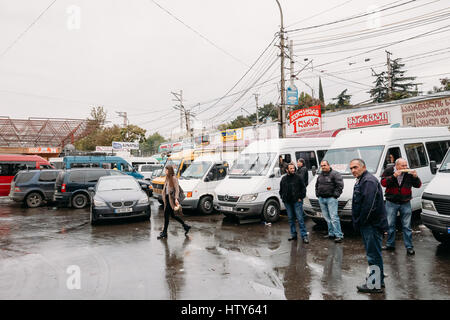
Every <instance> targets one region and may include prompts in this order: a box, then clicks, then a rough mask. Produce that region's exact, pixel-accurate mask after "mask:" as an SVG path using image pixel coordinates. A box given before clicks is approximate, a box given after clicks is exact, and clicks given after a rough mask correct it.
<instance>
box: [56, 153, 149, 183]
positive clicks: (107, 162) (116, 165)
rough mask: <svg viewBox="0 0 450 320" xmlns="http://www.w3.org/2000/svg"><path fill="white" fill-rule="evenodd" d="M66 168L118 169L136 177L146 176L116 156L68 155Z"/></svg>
mask: <svg viewBox="0 0 450 320" xmlns="http://www.w3.org/2000/svg"><path fill="white" fill-rule="evenodd" d="M64 168H65V169H72V168H103V169H117V170H119V171H122V172H124V173H126V174H128V175H130V176H133V177H135V178H136V179H143V178H144V176H143V175H142V174H140V173H139V172H137V171H136V169H134V168H133V167H132V166H131V165H130V164H129V163H128V162H127V161H125V160H124V159H123V158H121V157H116V156H67V157H64Z"/></svg>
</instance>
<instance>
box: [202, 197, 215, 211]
mask: <svg viewBox="0 0 450 320" xmlns="http://www.w3.org/2000/svg"><path fill="white" fill-rule="evenodd" d="M198 209H199V210H200V212H201V213H203V214H211V213H212V212H213V209H214V207H213V198H212V197H211V196H205V197H203V198H201V199H200V202H199V203H198Z"/></svg>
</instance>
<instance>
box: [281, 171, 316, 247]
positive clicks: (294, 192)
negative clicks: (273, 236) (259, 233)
mask: <svg viewBox="0 0 450 320" xmlns="http://www.w3.org/2000/svg"><path fill="white" fill-rule="evenodd" d="M305 196H306V187H305V184H304V183H303V180H302V178H300V176H298V175H297V174H296V173H295V166H294V164H293V163H290V164H289V165H288V170H287V175H285V176H284V177H283V178H281V182H280V197H281V199H282V200H283V203H284V206H285V207H286V210H287V214H288V221H289V225H290V228H291V238H289V241H291V240H297V229H296V227H295V218H297V221H298V226H299V229H300V235H301V236H302V239H303V242H304V243H309V240H308V232H307V231H306V226H305V222H304V220H303V199H304V198H305Z"/></svg>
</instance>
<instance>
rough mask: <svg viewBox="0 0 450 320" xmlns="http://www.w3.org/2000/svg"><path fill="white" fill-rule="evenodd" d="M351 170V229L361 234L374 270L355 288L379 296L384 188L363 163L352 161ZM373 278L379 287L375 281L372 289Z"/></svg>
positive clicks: (381, 265)
mask: <svg viewBox="0 0 450 320" xmlns="http://www.w3.org/2000/svg"><path fill="white" fill-rule="evenodd" d="M350 170H351V171H352V174H353V176H354V177H355V178H356V183H355V187H354V188H353V200H352V220H353V226H354V227H355V229H356V230H358V229H359V230H360V232H361V235H362V239H363V242H364V248H365V249H366V256H367V262H368V263H369V267H372V268H371V269H372V270H373V271H372V273H371V274H370V276H369V277H368V278H367V279H366V283H364V284H362V285H359V286H357V289H358V291H359V292H365V293H382V292H383V288H384V269H383V257H382V255H381V244H382V238H383V232H384V231H385V230H387V228H388V224H387V219H386V209H385V208H384V200H383V189H382V188H381V184H380V182H378V179H377V178H375V177H374V176H373V175H372V174H371V173H370V172H368V171H367V169H366V164H365V163H364V161H363V160H362V159H353V160H352V161H351V162H350ZM373 267H375V269H373ZM376 269H378V270H376ZM374 275H375V276H378V277H379V282H378V283H379V284H380V286H379V287H378V286H377V281H376V280H377V279H375V282H376V283H375V286H373V284H372V277H373V276H374Z"/></svg>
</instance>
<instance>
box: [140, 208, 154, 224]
mask: <svg viewBox="0 0 450 320" xmlns="http://www.w3.org/2000/svg"><path fill="white" fill-rule="evenodd" d="M151 217H152V212H151V211H150V208H148V209H147V212H146V215H145V216H144V217H143V218H142V220H143V221H150V218H151Z"/></svg>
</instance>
